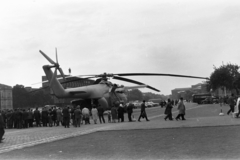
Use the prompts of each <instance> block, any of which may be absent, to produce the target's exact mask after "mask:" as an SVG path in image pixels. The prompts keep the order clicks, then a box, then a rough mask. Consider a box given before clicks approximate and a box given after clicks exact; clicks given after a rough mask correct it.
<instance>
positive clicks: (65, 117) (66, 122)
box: [62, 106, 70, 128]
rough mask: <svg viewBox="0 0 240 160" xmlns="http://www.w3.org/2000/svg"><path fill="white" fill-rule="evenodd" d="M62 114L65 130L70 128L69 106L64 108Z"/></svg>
mask: <svg viewBox="0 0 240 160" xmlns="http://www.w3.org/2000/svg"><path fill="white" fill-rule="evenodd" d="M62 114H63V125H64V127H65V128H69V123H70V113H69V109H68V107H67V106H66V107H64V109H63V110H62Z"/></svg>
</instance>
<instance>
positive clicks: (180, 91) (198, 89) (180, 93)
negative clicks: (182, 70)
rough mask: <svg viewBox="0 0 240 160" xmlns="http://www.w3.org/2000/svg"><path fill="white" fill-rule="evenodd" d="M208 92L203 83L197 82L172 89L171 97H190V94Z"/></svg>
mask: <svg viewBox="0 0 240 160" xmlns="http://www.w3.org/2000/svg"><path fill="white" fill-rule="evenodd" d="M199 93H208V91H207V85H206V84H205V83H198V84H195V85H192V86H191V87H186V88H175V89H173V90H172V99H179V98H180V97H183V99H191V97H192V94H199Z"/></svg>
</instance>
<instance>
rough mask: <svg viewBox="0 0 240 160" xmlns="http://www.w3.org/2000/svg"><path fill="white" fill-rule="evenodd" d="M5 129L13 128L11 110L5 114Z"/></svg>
mask: <svg viewBox="0 0 240 160" xmlns="http://www.w3.org/2000/svg"><path fill="white" fill-rule="evenodd" d="M7 127H8V128H13V114H12V110H9V111H8V113H7Z"/></svg>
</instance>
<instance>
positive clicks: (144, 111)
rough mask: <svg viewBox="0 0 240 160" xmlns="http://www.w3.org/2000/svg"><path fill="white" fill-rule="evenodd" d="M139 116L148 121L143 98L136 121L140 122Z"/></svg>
mask: <svg viewBox="0 0 240 160" xmlns="http://www.w3.org/2000/svg"><path fill="white" fill-rule="evenodd" d="M141 118H146V121H149V119H148V117H147V113H146V105H145V100H143V102H142V104H141V112H140V115H139V117H138V122H141V121H140V119H141Z"/></svg>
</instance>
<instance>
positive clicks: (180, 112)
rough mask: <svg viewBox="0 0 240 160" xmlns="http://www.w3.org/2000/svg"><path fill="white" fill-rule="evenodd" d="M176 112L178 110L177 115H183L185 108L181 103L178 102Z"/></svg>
mask: <svg viewBox="0 0 240 160" xmlns="http://www.w3.org/2000/svg"><path fill="white" fill-rule="evenodd" d="M178 110H179V114H185V110H186V108H185V105H184V103H183V101H179V102H178Z"/></svg>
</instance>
